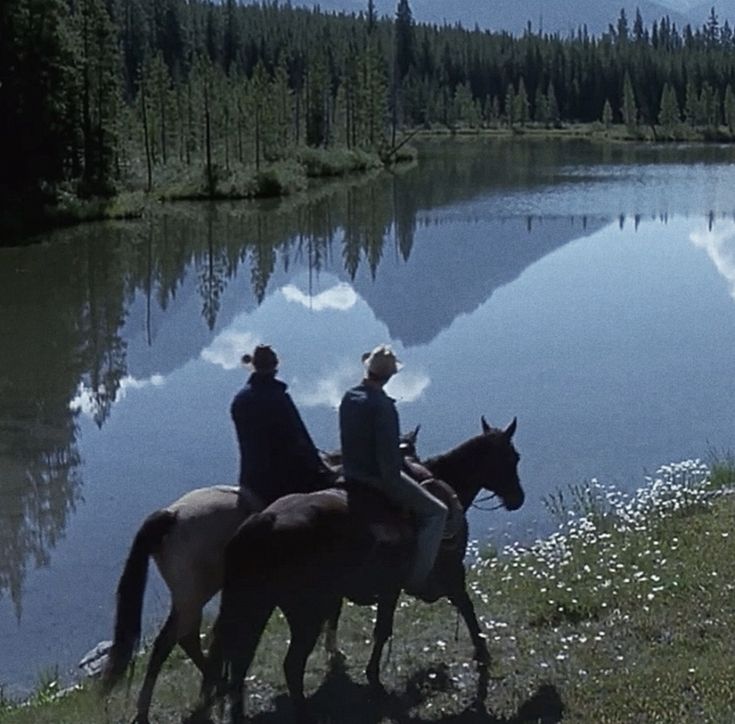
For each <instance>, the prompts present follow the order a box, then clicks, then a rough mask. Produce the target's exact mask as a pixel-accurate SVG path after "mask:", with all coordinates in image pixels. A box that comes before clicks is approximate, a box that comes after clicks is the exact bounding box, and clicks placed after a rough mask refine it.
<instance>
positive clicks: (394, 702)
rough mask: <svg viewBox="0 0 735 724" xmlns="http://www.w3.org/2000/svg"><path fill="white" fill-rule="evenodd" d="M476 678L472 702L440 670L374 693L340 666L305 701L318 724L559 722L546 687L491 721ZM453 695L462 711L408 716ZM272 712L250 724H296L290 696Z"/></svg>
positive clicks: (484, 681) (200, 722)
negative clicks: (512, 711)
mask: <svg viewBox="0 0 735 724" xmlns="http://www.w3.org/2000/svg"><path fill="white" fill-rule="evenodd" d="M478 674H479V675H478V680H477V688H476V693H475V696H474V698H473V697H471V696H470V695H469V693H468V692H467V691H462V692H460V691H458V689H457V687H456V685H455V683H454V682H453V681H452V679H451V677H450V676H449V672H448V669H447V667H446V666H443V665H440V666H438V667H437V666H434V667H427V668H424V669H421V670H419V671H418V672H416V673H415V674H414V675H413V676H412V677H411V678H410V679H409V680H408V682H407V683H406V685H405V688H404V690H403V691H401V692H398V691H390V692H389V691H381V692H376V690H375V689H373V688H372V687H370V686H369V685H368V684H358V683H356V682H355V681H353V680H352V678H351V677H350V676H349V674H348V673H347V671H346V669H345V668H344V666H342V665H337V666H334V667H333V669H332V670H331V671H330V673H329V674H328V675H327V676H326V678H325V679H324V682H323V683H322V685H321V686H320V687H319V688H318V689H317V690H316V691H315V692H314V694H313V695H312V696H310V697H309V708H310V711H311V713H312V714H313V716H314V721H315V722H316V723H317V724H378V723H379V722H386V723H387V722H395V723H396V724H428V723H429V722H431V724H436V723H441V724H527V723H528V724H530V722H534V724H556V722H561V721H562V718H563V712H564V705H563V702H562V700H561V697H560V695H559V692H558V691H557V690H556V688H555V687H553V686H550V685H545V686H542V687H540V688H539V690H538V691H537V692H536V693H535V694H534V695H533V696H531V697H530V698H529V699H528V700H527V701H525V702H524V703H523V704H522V705H521V706H520V707H519V709H518V711H517V712H516V713H515V714H514V715H513V716H511V717H510V718H507V717H498V716H495V715H493V714H492V713H491V712H488V711H487V709H486V708H485V701H486V699H487V695H488V686H489V681H490V677H489V674H488V671H487V669H486V668H484V667H481V668H480V669H479V671H478ZM452 693H454V694H455V695H456V696H457V700H456V701H457V705H455V706H454V707H453V709H456V708H458V706H464V708H463V709H462V710H461V711H454V712H452V713H446V714H444V715H442V713H441V709H440V708H439V707H437V708H436V709H434V712H433V713H432V714H431V716H430V718H426V717H424V716H421V715H419V714H416V713H411V710H412V709H414V708H415V707H418V706H426V705H427V704H430V703H431V699H432V698H434V697H436V696H440V695H442V694H452ZM460 695H461V701H460ZM273 706H274V709H272V710H271V711H267V712H260V713H254V714H253V715H252V716H251V717H249V718H248V721H249V722H251V723H252V724H294V713H293V709H292V707H291V703H290V701H289V699H288V696H285V695H281V696H278V697H277V698H276V699H275V700H274V702H273ZM184 724H215V722H214V720H211V719H202V718H195V717H191V718H188V719H185V720H184Z"/></svg>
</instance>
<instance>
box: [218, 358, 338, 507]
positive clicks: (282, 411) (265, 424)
mask: <svg viewBox="0 0 735 724" xmlns="http://www.w3.org/2000/svg"><path fill="white" fill-rule="evenodd" d="M242 361H243V363H244V364H250V365H252V367H253V373H252V374H251V375H250V377H249V379H248V381H247V384H246V385H245V387H243V388H242V390H240V392H238V393H237V395H235V399H234V400H233V401H232V406H231V407H230V412H231V414H232V420H233V422H234V423H235V430H236V432H237V439H238V443H239V445H240V487H241V488H242V489H243V490H244V491H246V492H247V493H249V494H250V495H251V496H252V494H254V495H255V498H254V500H255V501H256V502H259V503H261V504H262V506H259V507H264V506H265V505H268V504H269V503H271V502H273V501H274V500H275V499H276V498H280V497H281V496H282V495H287V494H289V493H295V492H309V491H312V490H317V489H319V488H323V487H325V485H327V484H329V482H330V480H329V474H330V471H328V469H327V468H326V466H325V465H324V464H323V463H322V461H321V458H320V457H319V451H318V450H317V448H316V446H315V445H314V442H313V441H312V439H311V436H310V435H309V432H308V431H307V429H306V426H305V425H304V422H303V420H302V419H301V416H300V415H299V412H298V410H297V409H296V405H294V403H293V400H292V399H291V396H290V395H289V394H288V392H287V391H286V390H287V386H286V384H285V383H284V382H281V381H280V380H278V379H276V373H277V372H278V357H277V356H276V353H275V351H274V350H273V349H272V348H271V347H269V346H267V345H258V346H257V347H256V348H255V350H254V352H253V354H252V355H249V354H246V355H243V357H242Z"/></svg>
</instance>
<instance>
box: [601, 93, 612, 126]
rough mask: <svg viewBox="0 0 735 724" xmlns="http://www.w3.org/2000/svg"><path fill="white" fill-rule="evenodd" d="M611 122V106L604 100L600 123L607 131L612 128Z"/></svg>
mask: <svg viewBox="0 0 735 724" xmlns="http://www.w3.org/2000/svg"><path fill="white" fill-rule="evenodd" d="M612 122H613V110H612V106H611V105H610V101H609V100H608V99H607V98H605V103H604V105H603V106H602V123H603V125H604V126H605V130H606V131H609V130H610V126H612Z"/></svg>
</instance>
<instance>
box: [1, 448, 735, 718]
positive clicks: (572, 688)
mask: <svg viewBox="0 0 735 724" xmlns="http://www.w3.org/2000/svg"><path fill="white" fill-rule="evenodd" d="M733 483H735V467H734V466H733V460H732V458H725V459H723V460H721V461H720V462H718V463H717V464H715V465H713V466H712V467H711V469H709V470H708V469H707V468H706V466H703V465H702V464H700V463H699V462H685V463H681V464H678V465H670V466H667V467H665V468H662V469H661V470H660V471H658V472H657V474H656V475H655V476H653V477H652V478H651V479H650V480H648V481H647V484H646V486H645V487H644V488H642V489H641V490H640V491H639V492H638V493H637V494H635V495H633V496H626V495H623V494H621V493H620V492H618V491H616V490H614V489H611V488H608V487H605V486H603V485H600V484H598V483H596V482H595V481H592V482H591V483H590V484H588V485H585V486H578V487H572V488H569V489H567V490H565V491H561V492H559V493H557V494H556V495H554V496H551V497H550V498H549V499H548V500H547V504H548V507H549V510H550V511H551V513H552V514H553V515H555V516H556V517H557V518H558V520H559V529H558V530H557V532H556V533H555V534H553V535H552V536H550V537H548V538H547V539H545V540H543V541H538V542H537V543H535V544H534V545H531V546H529V547H526V548H522V547H519V546H514V547H509V548H506V549H505V550H503V551H500V552H499V553H497V554H496V553H493V552H486V553H484V554H481V555H478V556H477V558H476V560H475V562H474V564H473V566H472V569H471V572H470V585H471V588H472V591H473V597H474V600H475V602H476V606H477V612H478V616H479V617H480V620H481V623H482V626H483V627H484V629H485V631H486V633H487V636H488V640H489V645H490V651H491V655H492V657H493V665H492V666H491V668H490V672H489V674H490V678H489V680H484V679H482V678H481V677H479V676H478V672H477V671H476V669H475V667H474V665H473V664H472V663H471V662H470V659H469V657H470V651H471V648H470V645H469V640H468V637H467V634H466V632H465V630H464V626H463V625H460V626H459V629H458V630H459V636H458V639H456V640H455V623H456V617H455V614H454V612H453V610H452V609H451V607H450V606H449V605H448V604H447V603H445V602H440V603H437V604H434V605H433V606H427V605H423V604H418V603H415V602H413V601H412V600H410V599H407V598H404V599H402V600H401V602H400V604H399V609H398V611H397V617H396V634H395V639H394V642H393V646H392V652H391V654H390V657H389V658H388V660H387V661H384V664H383V672H384V673H383V679H384V682H385V683H386V687H387V689H388V694H387V695H386V696H385V697H382V698H376V697H374V696H371V694H370V692H369V690H368V689H367V687H366V684H365V679H364V676H363V673H362V671H363V668H364V666H365V663H366V660H367V655H368V651H369V640H370V631H371V625H372V620H373V617H374V612H373V611H372V610H371V609H368V608H361V609H358V608H357V607H353V606H350V607H348V609H347V610H346V613H345V615H344V617H343V621H342V624H341V634H340V638H341V646H342V648H343V650H344V651H345V653H346V655H347V663H346V667H345V669H344V670H338V671H332V672H330V671H328V668H327V662H326V657H325V655H324V653H323V652H322V651H321V650H318V651H317V652H315V653H314V654H313V655H312V658H311V659H310V661H309V666H308V672H307V689H308V691H309V692H311V693H312V704H313V706H314V707H315V709H316V710H317V711H318V712H319V714H320V720H321V721H324V722H345V723H347V722H365V723H367V722H376V723H377V722H385V723H387V722H422V721H426V722H428V721H437V722H523V721H529V722H530V721H539V720H540V721H546V722H553V721H561V720H562V718H563V721H565V722H579V723H580V724H591V723H593V722H594V723H598V722H621V723H623V722H625V723H626V724H627V723H629V722H677V724H680V723H682V722H722V723H723V724H724V723H725V722H731V721H734V720H735V689H733V686H732V681H733V675H734V674H735V660H734V658H733V655H732V651H733V648H735V595H734V592H733V589H734V588H735V556H733V546H734V544H735V540H733V538H735V531H733V525H732V522H733V518H734V516H735V496H733V495H730V494H729V492H727V491H726V492H723V486H724V487H729V486H732V485H733ZM286 638H287V634H286V630H285V626H284V623H283V621H282V620H281V619H279V618H274V620H273V621H272V622H271V625H270V628H269V631H268V632H267V634H266V637H265V639H264V641H263V642H262V643H261V647H260V649H259V653H258V656H257V658H256V663H255V665H254V666H253V669H252V670H251V672H250V677H249V679H248V694H249V698H248V706H249V711H250V713H251V715H253V717H254V718H253V721H255V722H261V723H262V724H281V723H284V724H285V722H288V721H290V710H289V707H288V703H287V701H286V700H285V698H284V696H283V694H284V691H285V687H284V684H283V676H282V673H281V659H282V656H283V654H284V651H285V644H286ZM142 668H143V667H142V666H140V665H139V666H138V667H137V669H138V670H137V672H136V679H139V676H140V673H141V670H142ZM138 685H139V681H137V680H136V682H135V683H134V684H133V689H134V691H135V690H137V687H138ZM198 685H199V677H198V675H197V674H196V673H195V671H194V670H193V667H192V666H191V664H189V663H187V662H184V661H183V659H182V657H181V656H180V655H177V656H176V657H175V659H174V660H173V662H172V663H171V664H170V665H169V666H168V667H167V668H166V670H165V673H164V675H163V676H162V678H161V680H160V682H159V687H158V689H157V692H156V696H155V704H154V708H153V715H154V717H155V721H157V722H179V721H181V720H182V717H183V716H184V715H185V714H186V712H187V711H188V710H189V709H190V707H191V706H192V705H193V704H194V702H195V700H196V694H197V689H198ZM478 690H479V696H480V699H481V700H482V703H483V704H484V705H485V707H486V709H485V710H483V709H482V708H481V707H480V708H479V709H478V708H477V707H476V704H477V701H476V698H477V696H478ZM132 714H133V706H132V698H131V700H129V701H126V699H125V696H124V693H118V694H115V695H114V696H113V697H112V698H111V700H110V701H109V702H108V705H107V707H106V708H105V707H104V706H103V705H102V704H101V703H100V702H99V701H98V700H97V699H96V698H95V696H94V692H93V690H92V689H91V688H89V687H79V688H78V689H77V690H74V691H72V692H70V693H68V694H66V695H65V696H63V697H59V698H55V690H54V688H53V685H52V684H51V683H49V682H47V684H46V685H45V687H43V688H42V689H40V690H39V692H38V694H37V695H36V697H35V698H34V699H33V700H31V701H29V702H27V703H26V704H25V705H24V706H20V707H18V706H17V705H15V706H10V705H9V704H6V706H5V708H4V709H2V713H0V721H2V722H9V723H10V722H12V723H13V724H21V723H22V724H26V723H28V724H30V723H31V722H33V724H43V723H46V722H47V723H48V724H51V722H54V724H57V723H58V724H62V723H65V722H69V723H71V722H75V723H79V722H90V723H91V722H122V721H129V720H130V718H131V717H132Z"/></svg>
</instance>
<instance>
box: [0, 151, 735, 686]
mask: <svg viewBox="0 0 735 724" xmlns="http://www.w3.org/2000/svg"><path fill="white" fill-rule="evenodd" d="M419 150H420V161H419V162H418V164H416V165H415V166H412V167H408V168H401V169H398V170H397V171H396V172H395V173H387V172H385V173H380V174H377V175H375V176H371V177H366V178H353V179H349V180H346V181H345V180H343V181H339V182H335V183H329V184H324V185H322V186H320V187H319V188H318V189H315V190H313V191H311V192H309V194H308V195H307V197H306V200H304V198H303V197H300V198H298V199H296V198H293V199H285V200H283V201H276V202H267V203H232V204H212V205H207V204H204V203H200V204H197V205H186V204H177V205H169V206H163V207H161V208H160V210H159V211H158V212H157V213H156V214H155V216H154V217H153V218H151V219H147V220H143V221H140V222H126V223H119V224H93V225H85V226H80V227H76V228H73V229H68V230H64V231H59V232H56V233H53V234H49V235H47V236H46V237H45V238H44V239H43V240H42V243H39V244H35V245H32V246H28V247H25V248H14V249H0V320H1V323H0V330H1V332H2V342H1V343H0V642H2V645H1V646H0V686H4V687H5V691H6V693H11V694H19V693H23V692H24V691H27V690H28V689H29V688H30V687H33V686H34V684H35V683H36V682H37V680H38V677H39V674H41V672H48V671H51V670H52V669H53V668H54V667H55V666H58V667H59V671H60V673H61V674H62V675H64V676H68V675H69V673H70V672H73V670H74V668H75V666H76V663H77V662H78V660H79V659H80V657H81V656H82V655H83V654H84V653H85V652H86V651H87V650H88V649H89V648H91V647H92V646H94V645H95V644H96V643H97V642H98V641H100V640H102V639H105V638H109V637H110V635H111V630H112V616H113V606H114V590H115V586H116V583H117V578H118V576H119V574H120V571H121V569H122V564H123V561H124V559H125V557H126V555H127V552H128V548H129V546H130V543H131V542H132V538H133V535H134V533H135V531H136V530H137V527H138V526H139V525H140V523H141V522H142V520H143V519H144V518H145V516H147V515H148V514H149V513H150V512H152V511H153V510H154V509H156V508H158V507H160V506H162V505H165V504H167V503H169V502H171V501H172V500H174V499H175V498H177V497H178V496H180V495H181V494H183V493H184V492H186V491H188V490H190V489H192V488H195V487H200V486H202V485H211V484H218V483H230V484H234V483H235V482H236V475H237V466H238V460H237V449H236V443H235V437H234V432H233V429H232V425H231V421H230V418H229V405H230V401H231V399H232V397H233V395H234V394H235V392H236V391H237V390H238V388H239V387H240V386H241V385H242V384H243V382H244V380H245V379H246V375H247V371H246V370H244V369H243V368H242V367H241V366H240V364H239V358H240V356H241V354H242V353H243V352H245V351H250V350H251V349H252V347H253V345H254V344H255V343H257V342H267V343H270V344H273V345H274V346H275V348H276V349H277V350H278V353H279V356H280V358H281V377H282V378H283V379H284V380H285V381H286V382H288V384H289V388H290V391H291V393H292V396H293V398H294V400H295V401H296V403H297V405H298V406H299V408H300V409H301V411H302V414H303V417H304V419H305V421H306V423H307V425H308V427H309V429H310V430H311V432H312V434H313V437H314V439H315V441H316V442H317V444H318V445H319V446H320V447H322V448H324V449H329V450H331V449H334V448H335V447H337V444H338V430H337V417H336V409H335V408H336V405H337V404H338V401H339V399H340V397H341V395H342V393H343V392H344V390H345V389H347V388H348V387H349V386H351V385H352V384H354V383H356V382H357V381H359V379H360V375H361V365H360V355H361V353H362V352H364V351H366V350H369V349H371V348H372V347H373V346H375V345H376V344H378V343H381V342H390V343H392V344H393V346H394V348H395V349H396V351H397V354H398V356H399V358H400V359H401V360H402V361H403V363H404V369H403V370H402V371H401V372H400V374H399V375H397V376H396V377H395V378H394V379H393V380H392V381H391V383H390V386H389V388H388V392H389V393H390V394H392V395H393V396H394V397H395V398H396V399H397V400H398V405H399V408H398V409H399V413H400V416H401V423H402V427H403V428H404V429H408V428H412V427H414V426H415V425H417V424H419V423H420V424H421V432H420V435H419V450H420V452H421V454H422V455H425V456H428V455H431V454H435V453H438V452H442V451H444V450H447V449H449V448H450V447H452V446H453V445H454V444H456V443H458V442H460V441H462V440H464V439H466V438H467V437H469V436H471V435H474V434H476V433H478V432H479V431H480V416H481V415H485V416H486V418H487V419H488V421H489V422H491V423H492V424H495V425H498V426H505V425H507V424H508V423H509V422H510V420H511V419H512V418H513V417H514V416H517V417H518V432H517V433H516V437H515V442H516V446H517V448H518V450H519V452H520V453H521V455H522V461H521V464H520V473H521V478H522V482H523V484H524V487H525V489H526V493H527V502H526V504H525V506H524V507H523V508H522V509H521V510H520V511H518V512H515V513H504V512H500V511H497V512H492V513H489V512H479V511H472V519H471V524H472V535H473V536H474V537H476V538H478V539H480V540H490V541H493V542H495V543H497V544H502V543H505V542H508V541H510V540H530V539H533V538H534V537H536V536H538V535H543V534H545V533H547V532H549V530H550V529H551V526H552V521H551V520H550V518H549V516H548V515H547V514H546V511H545V507H544V504H543V498H544V496H546V495H547V494H548V493H550V492H553V491H555V490H557V489H558V488H561V487H564V486H566V485H568V484H570V483H578V482H581V481H583V480H585V479H590V478H592V477H596V478H598V479H600V480H602V481H605V482H609V483H614V484H616V485H618V486H619V487H621V488H625V489H626V490H633V489H635V488H636V487H638V486H640V485H642V484H643V483H644V477H645V475H647V474H652V473H653V472H654V471H655V470H656V468H657V467H658V466H660V465H662V464H666V463H669V462H673V461H678V460H681V459H684V458H689V457H703V458H706V457H707V455H709V454H711V452H712V451H726V450H729V449H731V448H732V446H733V433H734V431H735V405H733V400H734V399H735V394H734V393H735V375H734V374H733V366H734V360H735V163H733V162H734V161H735V148H732V147H727V146H707V147H701V146H675V145H669V146H637V145H624V146H622V145H621V146H598V145H593V144H587V143H584V142H557V143H548V142H546V143H544V142H529V141H524V140H523V139H519V140H503V141H498V140H495V141H492V140H488V141H485V142H482V141H476V140H475V141H453V142H452V141H450V142H433V143H424V144H421V145H420V146H419ZM167 607H168V597H167V593H166V591H165V589H164V588H163V587H162V585H161V584H160V582H158V581H157V580H156V578H155V574H151V583H150V584H149V588H148V595H147V599H146V609H145V615H146V620H147V621H148V629H147V630H148V631H150V630H151V629H152V625H153V623H154V622H158V621H160V620H161V619H162V618H163V616H164V615H165V613H166V611H167Z"/></svg>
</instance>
